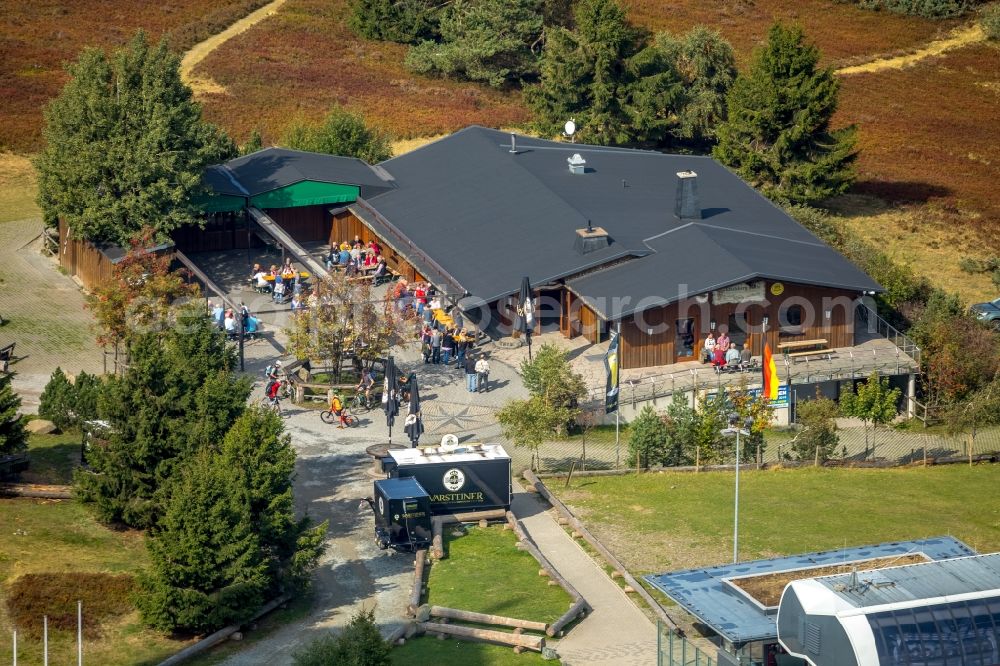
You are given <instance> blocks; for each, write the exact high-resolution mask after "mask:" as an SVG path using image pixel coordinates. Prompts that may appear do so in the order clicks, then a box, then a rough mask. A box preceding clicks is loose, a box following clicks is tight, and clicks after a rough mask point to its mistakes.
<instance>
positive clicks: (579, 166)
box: [566, 153, 587, 173]
mask: <svg viewBox="0 0 1000 666" xmlns="http://www.w3.org/2000/svg"><path fill="white" fill-rule="evenodd" d="M566 161H567V162H569V172H570V173H587V160H585V159H583V156H582V155H580V153H573V157H567V158H566Z"/></svg>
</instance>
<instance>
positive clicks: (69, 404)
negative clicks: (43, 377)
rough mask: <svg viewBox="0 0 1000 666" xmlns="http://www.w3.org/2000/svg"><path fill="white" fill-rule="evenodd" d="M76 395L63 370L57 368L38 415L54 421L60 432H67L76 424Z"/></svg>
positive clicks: (46, 389)
mask: <svg viewBox="0 0 1000 666" xmlns="http://www.w3.org/2000/svg"><path fill="white" fill-rule="evenodd" d="M75 394H76V391H75V390H74V387H73V385H72V384H70V382H69V378H67V377H66V374H65V373H64V372H63V371H62V368H56V369H55V372H53V373H52V376H51V377H50V378H49V383H48V384H46V385H45V389H44V390H43V391H42V395H41V398H39V401H38V415H39V416H41V417H42V418H43V419H48V420H49V421H52V422H53V423H54V424H56V427H57V428H59V429H60V430H66V429H67V428H69V427H70V426H72V425H74V424H75V423H76V416H75V413H74V412H75V409H74V408H75V403H76V395H75Z"/></svg>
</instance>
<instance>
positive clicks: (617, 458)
mask: <svg viewBox="0 0 1000 666" xmlns="http://www.w3.org/2000/svg"><path fill="white" fill-rule="evenodd" d="M621 334H622V323H621V322H620V321H619V322H618V330H617V334H616V335H617V338H618V340H619V342H618V344H621ZM617 365H618V369H617V371H616V372H615V382H616V383H617V384H618V385H619V386H620V385H621V380H620V378H621V367H622V364H621V359H618V360H617ZM621 411H622V401H621V396H618V401H617V402H616V403H615V469H618V465H619V461H620V460H621V453H620V452H621V448H620V447H619V441H618V434H619V430H620V426H621Z"/></svg>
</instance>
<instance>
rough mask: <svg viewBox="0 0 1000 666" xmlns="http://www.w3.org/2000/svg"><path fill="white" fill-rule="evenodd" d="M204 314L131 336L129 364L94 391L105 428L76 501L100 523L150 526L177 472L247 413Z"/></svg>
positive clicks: (245, 382)
mask: <svg viewBox="0 0 1000 666" xmlns="http://www.w3.org/2000/svg"><path fill="white" fill-rule="evenodd" d="M234 368H235V356H234V353H233V350H232V349H231V347H228V346H227V345H226V343H225V337H224V336H223V334H222V333H221V332H220V331H219V330H218V328H217V327H215V326H214V325H213V324H212V322H211V321H209V319H208V317H207V316H206V315H205V314H204V312H201V311H200V310H199V311H197V312H196V311H194V310H189V311H184V312H182V313H181V315H180V316H179V317H178V320H177V322H176V324H175V325H174V326H173V327H171V328H169V329H168V330H166V331H164V332H147V333H141V334H138V335H137V336H135V337H134V338H133V343H132V346H131V349H130V357H129V365H128V369H127V370H126V372H125V374H124V375H123V376H121V377H112V378H110V379H109V380H108V381H107V384H106V387H105V388H104V389H103V390H102V391H101V392H100V396H99V397H100V404H99V408H100V411H101V414H102V415H103V416H104V417H105V418H106V419H107V420H108V422H109V423H110V434H109V437H108V441H107V443H106V444H104V445H102V446H100V447H95V448H94V449H93V450H92V451H91V452H90V453H89V454H88V456H87V459H88V463H89V464H90V467H91V470H89V471H80V472H78V473H77V475H76V479H75V480H76V485H77V491H78V493H79V495H80V497H81V498H82V499H83V500H85V501H89V502H93V504H94V508H95V510H96V512H97V515H98V517H99V518H100V519H101V520H102V521H104V522H113V523H123V524H125V525H128V526H130V527H137V528H148V527H151V526H153V525H154V524H155V522H156V516H157V515H158V514H159V512H160V509H159V507H161V506H162V505H163V503H164V502H165V501H166V499H167V497H168V496H169V493H170V480H171V478H172V476H173V475H174V473H175V472H176V469H177V468H178V466H179V465H180V464H181V463H183V462H184V460H185V459H186V458H188V457H190V456H191V455H193V454H194V453H196V452H197V451H199V450H201V449H203V448H205V447H207V446H218V445H219V443H220V442H221V441H222V438H223V436H224V435H225V433H226V431H228V430H229V427H230V426H231V425H232V423H233V422H234V421H235V420H236V419H237V418H238V417H239V415H240V414H241V413H242V412H243V410H244V409H245V407H246V400H247V398H248V397H249V395H250V390H251V383H250V380H249V379H248V378H246V377H237V376H236V375H235V374H234V372H233V369H234Z"/></svg>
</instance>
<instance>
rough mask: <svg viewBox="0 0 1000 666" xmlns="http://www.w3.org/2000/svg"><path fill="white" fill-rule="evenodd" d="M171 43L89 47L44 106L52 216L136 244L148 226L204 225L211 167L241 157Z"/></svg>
mask: <svg viewBox="0 0 1000 666" xmlns="http://www.w3.org/2000/svg"><path fill="white" fill-rule="evenodd" d="M179 63H180V61H179V60H178V57H177V56H176V55H174V54H173V53H171V52H170V50H169V49H168V48H167V45H166V42H165V41H161V42H160V44H159V45H158V46H155V47H153V46H151V45H149V44H148V43H147V41H146V37H145V35H144V34H143V33H142V32H139V33H137V34H136V36H135V37H134V38H133V39H132V41H131V42H130V43H129V45H128V46H126V47H125V48H123V49H121V50H119V51H118V52H117V53H116V54H115V55H114V56H113V57H112V58H110V59H109V58H108V57H107V56H106V55H105V54H104V52H103V51H101V50H99V49H86V50H84V51H83V52H82V53H81V54H80V57H79V58H78V59H77V61H76V62H75V63H73V64H72V65H70V66H69V73H70V76H71V79H70V81H69V83H67V84H66V86H65V87H64V88H63V90H62V92H61V93H60V95H59V96H58V97H56V98H55V99H54V100H52V102H51V103H50V104H49V106H48V108H47V109H46V111H45V128H44V136H45V140H46V146H45V149H44V150H43V151H42V153H41V155H39V157H38V159H37V161H36V166H37V168H38V189H39V194H38V201H39V205H40V206H41V208H42V211H43V214H44V217H45V222H46V224H48V225H50V226H55V225H56V223H57V220H58V219H59V218H62V219H64V220H65V221H66V222H67V223H68V224H69V225H70V226H71V227H72V229H73V231H74V233H75V234H78V235H79V236H82V237H84V238H87V239H90V240H94V241H108V242H113V243H117V244H119V245H123V246H124V245H127V243H128V241H129V240H130V239H131V238H132V237H133V236H135V235H136V234H137V233H138V232H139V231H140V230H141V229H142V228H143V227H144V226H147V225H149V226H152V227H153V228H155V230H156V231H157V232H158V233H159V234H161V235H166V234H167V233H169V232H170V231H171V230H173V229H176V228H177V227H180V226H182V225H187V224H195V223H199V222H200V220H201V214H200V211H199V209H198V207H197V206H196V204H195V203H194V199H195V198H197V197H198V196H199V195H202V194H204V193H205V192H206V190H205V189H204V186H203V184H202V181H201V174H202V171H203V170H204V168H205V167H206V166H208V165H210V164H214V163H217V162H221V161H223V160H225V159H227V158H229V157H231V156H232V155H233V154H234V153H235V149H234V147H233V145H232V142H231V141H229V139H228V138H227V137H226V136H225V135H224V134H223V133H222V132H221V131H220V130H218V129H217V128H216V127H214V126H213V125H210V124H208V123H206V122H204V121H203V120H202V118H201V107H200V105H199V104H197V103H196V102H195V101H194V99H193V97H192V93H191V89H190V88H188V87H187V86H186V85H185V84H184V83H183V82H182V81H181V78H180V71H179Z"/></svg>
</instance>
